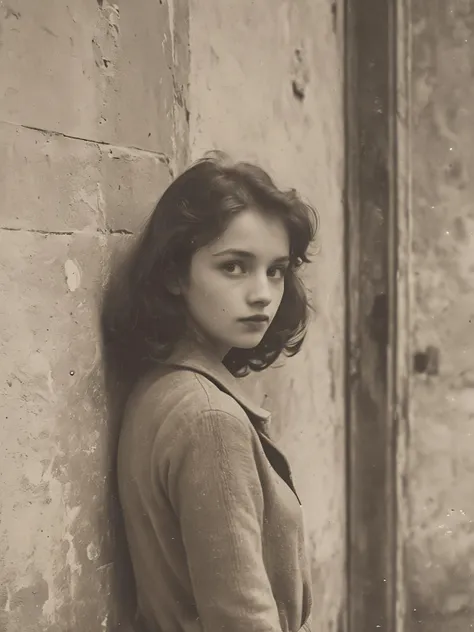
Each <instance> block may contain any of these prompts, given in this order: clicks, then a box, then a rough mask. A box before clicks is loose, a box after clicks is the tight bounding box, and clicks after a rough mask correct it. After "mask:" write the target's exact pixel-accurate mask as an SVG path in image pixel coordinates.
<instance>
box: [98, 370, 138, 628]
mask: <svg viewBox="0 0 474 632" xmlns="http://www.w3.org/2000/svg"><path fill="white" fill-rule="evenodd" d="M104 373H105V374H104V383H105V391H106V396H107V428H108V433H107V445H106V468H107V469H106V483H105V520H106V522H107V524H106V525H104V533H106V534H107V539H108V543H107V546H108V549H109V550H108V555H107V557H108V559H110V560H111V562H112V565H111V569H112V570H111V575H110V580H109V581H110V584H109V590H110V594H109V613H108V621H109V623H110V628H109V629H111V630H122V631H123V632H132V630H133V631H134V632H139V628H138V627H137V623H136V622H134V614H135V611H136V587H135V581H134V575H133V568H132V562H131V559H130V555H129V552H128V545H127V540H126V535H125V525H124V521H123V517H122V510H121V506H120V501H119V495H118V480H117V449H118V440H119V434H120V426H121V419H122V411H123V407H124V405H125V401H126V396H125V395H124V393H125V389H124V388H123V385H122V384H120V383H119V382H118V381H117V379H116V377H115V376H114V375H111V373H112V372H111V371H105V372H104Z"/></svg>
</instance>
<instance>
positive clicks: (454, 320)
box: [405, 0, 474, 632]
mask: <svg viewBox="0 0 474 632" xmlns="http://www.w3.org/2000/svg"><path fill="white" fill-rule="evenodd" d="M410 11H411V13H410V15H411V24H410V34H411V38H412V41H411V51H412V55H413V60H412V63H411V72H412V76H411V92H412V101H411V112H410V115H411V125H410V130H411V131H410V135H411V137H410V144H411V157H410V164H411V165H412V166H411V171H412V174H411V178H412V183H413V198H412V206H413V209H412V212H411V223H412V242H411V248H412V252H411V270H412V278H411V283H412V297H413V301H412V308H411V321H412V322H411V331H410V338H411V340H410V345H411V347H412V348H413V349H414V350H415V354H414V355H415V357H414V365H413V372H412V375H411V376H410V385H409V390H410V402H409V418H410V444H409V454H408V471H407V490H408V506H409V511H408V513H409V528H408V533H407V538H406V559H407V562H406V569H405V576H406V578H407V584H406V590H407V593H408V602H409V603H411V605H412V615H411V619H412V620H411V621H410V624H413V626H416V629H420V630H423V631H425V629H426V630H429V631H430V632H442V631H444V630H451V629H452V630H458V629H459V630H463V632H464V630H465V629H467V628H468V624H467V622H469V623H471V622H472V621H473V620H474V597H473V595H474V581H473V578H474V565H473V562H472V560H473V556H474V528H473V520H474V514H473V505H472V476H473V473H474V457H473V455H474V433H473V432H472V422H473V419H474V393H473V390H472V381H471V377H472V375H474V336H473V330H472V323H471V320H472V318H473V315H474V282H473V279H474V277H473V274H472V271H473V267H472V266H473V263H474V247H473V246H474V239H473V237H472V230H471V229H472V226H474V213H473V206H472V200H473V199H474V177H473V176H474V151H473V147H474V145H473V143H472V130H473V128H474V117H473V111H472V108H471V107H470V104H472V103H473V101H474V69H473V66H472V57H473V52H474V32H473V31H474V6H473V4H472V2H470V0H467V1H464V0H463V2H456V1H454V0H447V2H444V3H441V2H438V3H432V4H430V6H429V8H428V5H427V4H426V3H424V2H422V1H421V0H414V1H413V2H411V8H410ZM410 629H411V628H410Z"/></svg>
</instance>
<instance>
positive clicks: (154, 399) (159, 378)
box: [135, 367, 249, 427]
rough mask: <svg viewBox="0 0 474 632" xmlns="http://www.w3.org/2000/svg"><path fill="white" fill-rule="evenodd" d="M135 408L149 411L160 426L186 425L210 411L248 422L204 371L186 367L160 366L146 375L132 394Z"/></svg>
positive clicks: (235, 403) (243, 413) (238, 408)
mask: <svg viewBox="0 0 474 632" xmlns="http://www.w3.org/2000/svg"><path fill="white" fill-rule="evenodd" d="M135 404H136V406H135V407H136V408H143V407H145V408H148V409H149V410H151V411H153V413H154V414H153V416H154V417H155V419H156V422H157V423H158V424H159V425H160V426H161V425H165V424H167V423H171V424H172V425H173V426H175V427H176V425H177V424H179V425H182V424H187V423H189V422H192V421H193V420H195V419H196V418H198V417H200V416H202V415H204V414H206V413H208V412H213V413H215V414H216V415H219V414H221V415H222V416H232V417H235V418H237V419H239V420H241V421H245V422H246V423H248V421H249V420H248V416H247V414H246V413H245V411H244V409H243V408H242V406H241V405H240V404H239V403H238V402H237V400H236V399H234V398H233V397H232V395H229V394H228V393H226V392H224V391H223V390H222V389H220V388H219V386H218V385H217V384H216V383H215V382H214V381H213V380H212V379H211V378H209V377H207V376H206V375H205V374H203V373H201V372H198V371H195V370H192V369H187V368H170V367H164V368H163V369H162V370H159V371H158V372H156V373H155V374H154V375H152V376H150V377H149V378H148V380H147V381H146V383H145V384H144V385H142V387H141V388H139V389H137V391H136V393H135Z"/></svg>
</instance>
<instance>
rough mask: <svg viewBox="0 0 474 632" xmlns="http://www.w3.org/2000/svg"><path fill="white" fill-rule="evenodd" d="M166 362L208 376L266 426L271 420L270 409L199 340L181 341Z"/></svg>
mask: <svg viewBox="0 0 474 632" xmlns="http://www.w3.org/2000/svg"><path fill="white" fill-rule="evenodd" d="M165 364H166V365H168V366H174V367H181V368H186V369H190V370H192V371H196V372H198V373H201V374H202V375H204V376H206V377H207V378H208V379H210V380H211V381H212V382H214V383H215V384H216V385H217V386H218V387H219V388H220V389H221V390H223V391H224V392H225V393H227V394H228V395H230V396H231V397H233V398H234V399H235V400H236V401H237V402H238V403H239V404H240V405H241V406H242V408H243V409H244V410H245V411H246V412H247V413H249V414H250V415H251V416H252V417H254V418H256V419H257V420H259V421H260V422H261V423H262V425H263V427H264V428H266V426H267V424H268V423H269V421H270V413H269V411H267V410H265V409H263V408H260V406H257V405H256V404H255V403H254V402H253V401H252V400H251V399H250V398H249V396H248V395H247V394H246V393H245V392H244V390H243V388H242V386H241V385H240V384H239V383H238V378H236V377H234V376H233V375H232V373H231V372H230V371H229V370H228V369H227V368H226V367H225V366H224V364H223V363H222V361H221V360H220V358H218V357H217V356H214V355H213V354H212V353H210V352H208V351H207V350H206V349H205V348H204V347H203V346H202V345H200V344H199V342H196V341H195V340H189V339H186V340H185V341H182V342H180V343H179V344H178V345H177V346H176V348H175V350H174V351H173V353H172V354H171V356H170V357H169V358H168V360H166V361H165Z"/></svg>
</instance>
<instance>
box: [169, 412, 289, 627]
mask: <svg viewBox="0 0 474 632" xmlns="http://www.w3.org/2000/svg"><path fill="white" fill-rule="evenodd" d="M187 426H188V427H186V428H185V429H184V431H183V430H181V431H178V433H177V436H176V437H175V440H174V442H173V447H172V450H171V451H170V452H169V453H168V467H167V481H166V486H167V488H168V494H169V498H170V501H171V504H172V505H173V508H174V511H175V513H176V515H177V517H178V520H179V524H180V528H181V536H182V539H183V543H184V547H185V551H186V557H187V563H188V568H189V573H190V578H191V583H192V588H193V592H194V597H195V603H196V608H197V612H198V616H199V618H200V621H201V624H202V628H203V630H204V632H216V631H225V632H249V630H252V632H281V625H280V620H279V615H278V609H277V605H276V603H275V599H274V597H273V593H272V589H271V585H270V582H269V579H268V576H267V573H266V569H265V566H264V561H263V543H262V525H263V492H262V488H261V483H260V478H259V476H258V471H257V464H256V461H255V446H254V443H253V437H252V429H251V427H250V425H249V423H248V422H245V421H244V420H241V419H237V418H236V417H234V416H232V415H231V414H229V413H226V412H222V411H212V410H211V411H206V412H205V413H202V414H201V415H200V416H199V417H198V418H197V419H193V420H192V423H190V424H187Z"/></svg>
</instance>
